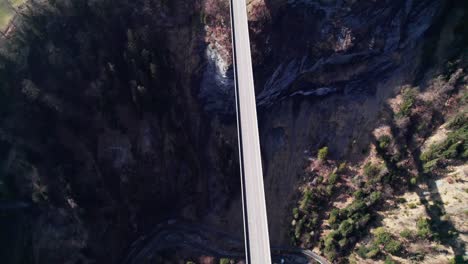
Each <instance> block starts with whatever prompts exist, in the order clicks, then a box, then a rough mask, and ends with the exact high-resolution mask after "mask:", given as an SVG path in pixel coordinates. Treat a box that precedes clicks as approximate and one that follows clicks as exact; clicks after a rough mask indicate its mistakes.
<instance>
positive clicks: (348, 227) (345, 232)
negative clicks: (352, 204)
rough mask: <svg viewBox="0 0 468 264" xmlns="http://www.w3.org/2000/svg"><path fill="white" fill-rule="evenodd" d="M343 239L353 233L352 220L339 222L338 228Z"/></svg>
mask: <svg viewBox="0 0 468 264" xmlns="http://www.w3.org/2000/svg"><path fill="white" fill-rule="evenodd" d="M338 230H339V231H340V233H341V235H342V236H343V237H348V236H349V235H351V234H352V233H353V231H354V222H353V220H352V219H346V220H345V221H343V222H341V224H340V227H339V228H338Z"/></svg>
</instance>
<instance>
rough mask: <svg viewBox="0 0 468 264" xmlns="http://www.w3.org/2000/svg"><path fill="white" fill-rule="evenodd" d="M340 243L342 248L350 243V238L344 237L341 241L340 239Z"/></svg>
mask: <svg viewBox="0 0 468 264" xmlns="http://www.w3.org/2000/svg"><path fill="white" fill-rule="evenodd" d="M338 245H339V246H340V248H344V247H346V246H347V245H348V239H347V238H346V237H344V238H342V239H341V240H340V241H338Z"/></svg>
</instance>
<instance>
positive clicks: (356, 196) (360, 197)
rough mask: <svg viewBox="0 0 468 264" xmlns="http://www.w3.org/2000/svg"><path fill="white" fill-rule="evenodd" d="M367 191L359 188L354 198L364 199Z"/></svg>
mask: <svg viewBox="0 0 468 264" xmlns="http://www.w3.org/2000/svg"><path fill="white" fill-rule="evenodd" d="M364 195H365V193H364V192H363V191H362V190H357V191H355V192H354V193H353V196H354V198H356V199H363V198H364Z"/></svg>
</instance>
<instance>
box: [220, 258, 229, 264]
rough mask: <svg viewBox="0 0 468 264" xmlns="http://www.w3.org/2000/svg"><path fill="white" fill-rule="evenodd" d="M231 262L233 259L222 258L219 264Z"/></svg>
mask: <svg viewBox="0 0 468 264" xmlns="http://www.w3.org/2000/svg"><path fill="white" fill-rule="evenodd" d="M229 263H231V260H230V259H228V258H222V259H220V260H219V264H229Z"/></svg>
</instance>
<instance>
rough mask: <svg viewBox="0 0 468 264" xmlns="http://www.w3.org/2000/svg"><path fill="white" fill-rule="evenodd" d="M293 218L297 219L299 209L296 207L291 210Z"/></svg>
mask: <svg viewBox="0 0 468 264" xmlns="http://www.w3.org/2000/svg"><path fill="white" fill-rule="evenodd" d="M293 218H294V219H298V218H299V208H297V207H295V208H293Z"/></svg>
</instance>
